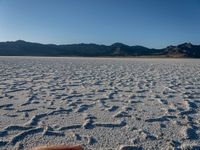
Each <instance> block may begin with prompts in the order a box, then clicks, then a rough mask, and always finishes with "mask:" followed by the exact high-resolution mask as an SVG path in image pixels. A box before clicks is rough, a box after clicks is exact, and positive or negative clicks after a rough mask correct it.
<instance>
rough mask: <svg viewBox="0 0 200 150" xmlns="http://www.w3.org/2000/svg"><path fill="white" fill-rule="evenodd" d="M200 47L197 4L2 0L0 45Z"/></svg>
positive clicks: (181, 0) (186, 0)
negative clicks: (90, 44)
mask: <svg viewBox="0 0 200 150" xmlns="http://www.w3.org/2000/svg"><path fill="white" fill-rule="evenodd" d="M18 39H22V40H26V41H32V42H40V43H56V44H69V43H97V44H106V45H110V44H112V43H114V42H122V43H125V44H128V45H143V46H147V47H154V48H162V47H165V46H167V45H171V44H173V45H176V44H180V43H183V42H192V43H194V44H200V1H199V0H0V41H14V40H18Z"/></svg>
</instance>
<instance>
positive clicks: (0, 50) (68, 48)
mask: <svg viewBox="0 0 200 150" xmlns="http://www.w3.org/2000/svg"><path fill="white" fill-rule="evenodd" d="M0 55H1V56H156V57H159V56H162V57H163V56H164V57H191V58H200V45H192V44H191V43H184V44H181V45H178V46H168V47H167V48H164V49H149V48H146V47H143V46H128V45H125V44H122V43H114V44H112V45H110V46H106V45H98V44H83V43H82V44H69V45H54V44H40V43H31V42H26V41H22V40H18V41H15V42H0Z"/></svg>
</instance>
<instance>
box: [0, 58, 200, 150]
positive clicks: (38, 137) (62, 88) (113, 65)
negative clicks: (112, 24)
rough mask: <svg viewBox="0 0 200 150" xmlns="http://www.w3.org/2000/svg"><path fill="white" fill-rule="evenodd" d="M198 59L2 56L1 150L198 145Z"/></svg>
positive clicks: (199, 109) (192, 146)
mask: <svg viewBox="0 0 200 150" xmlns="http://www.w3.org/2000/svg"><path fill="white" fill-rule="evenodd" d="M199 106H200V60H197V59H196V60H195V59H143V58H141V59H136V58H128V59H124V58H114V59H111V58H42V57H41V58H34V57H16V58H14V57H0V114H1V116H0V149H31V148H33V147H35V146H38V145H52V144H81V145H83V147H85V149H93V150H94V149H97V150H100V149H102V150H106V149H114V150H115V149H116V150H120V149H121V150H127V149H128V148H129V149H131V150H132V149H152V150H155V149H159V150H160V149H163V150H166V149H200V146H199V145H200V130H199V129H200V107H199Z"/></svg>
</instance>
